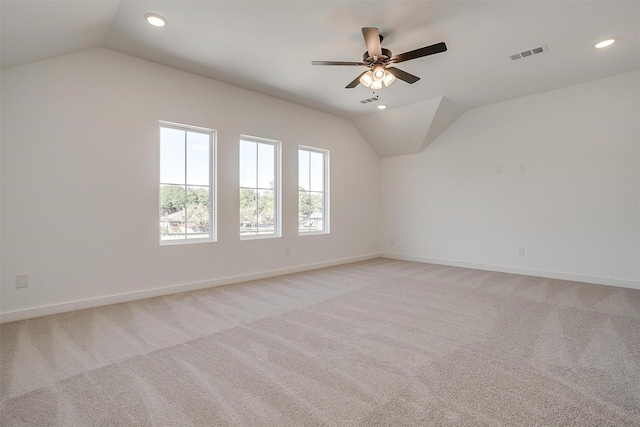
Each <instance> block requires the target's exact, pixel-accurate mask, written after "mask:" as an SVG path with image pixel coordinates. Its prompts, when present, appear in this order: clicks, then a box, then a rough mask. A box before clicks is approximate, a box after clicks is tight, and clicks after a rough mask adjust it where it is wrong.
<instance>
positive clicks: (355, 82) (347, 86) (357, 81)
mask: <svg viewBox="0 0 640 427" xmlns="http://www.w3.org/2000/svg"><path fill="white" fill-rule="evenodd" d="M367 71H369V70H367ZM367 71H365V72H364V73H362V74H360V75H359V76H358V77H356V78H355V80H354V81H352V82H351V83H349V84H348V85H346V86H345V87H344V88H345V89H353V88H354V87H356V86H358V85H359V84H360V77H362V76H364V75H365V74H366V72H367Z"/></svg>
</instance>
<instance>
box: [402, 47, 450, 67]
mask: <svg viewBox="0 0 640 427" xmlns="http://www.w3.org/2000/svg"><path fill="white" fill-rule="evenodd" d="M446 51H447V45H446V44H444V42H440V43H436V44H432V45H431V46H426V47H421V48H420V49H416V50H412V51H410V52H405V53H401V54H399V55H394V56H392V57H391V61H390V62H393V63H395V64H397V63H399V62H404V61H409V60H411V59H416V58H422V57H423V56H429V55H434V54H436V53H441V52H446Z"/></svg>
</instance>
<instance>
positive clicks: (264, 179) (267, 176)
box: [258, 144, 275, 188]
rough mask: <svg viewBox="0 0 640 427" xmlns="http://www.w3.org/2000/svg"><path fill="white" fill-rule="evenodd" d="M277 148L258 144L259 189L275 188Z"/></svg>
mask: <svg viewBox="0 0 640 427" xmlns="http://www.w3.org/2000/svg"><path fill="white" fill-rule="evenodd" d="M274 163H275V147H274V146H273V145H271V144H258V188H273V184H274V182H275V169H274Z"/></svg>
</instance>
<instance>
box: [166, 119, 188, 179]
mask: <svg viewBox="0 0 640 427" xmlns="http://www.w3.org/2000/svg"><path fill="white" fill-rule="evenodd" d="M184 139H185V131H183V130H178V129H171V128H164V127H161V128H160V182H161V183H165V184H184V183H185V182H184V177H185V175H184V168H185V163H184Z"/></svg>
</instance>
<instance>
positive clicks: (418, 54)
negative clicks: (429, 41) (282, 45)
mask: <svg viewBox="0 0 640 427" xmlns="http://www.w3.org/2000/svg"><path fill="white" fill-rule="evenodd" d="M362 35H363V36H364V41H365V43H366V44H367V51H366V52H365V53H364V55H362V62H345V61H312V62H311V65H348V66H354V65H355V66H364V67H368V68H369V70H368V71H365V72H363V73H362V74H360V75H359V76H358V77H356V78H355V79H354V80H353V81H352V82H351V83H349V84H348V85H347V86H346V89H353V88H354V87H356V86H358V84H361V85H363V86H365V87H368V88H371V89H382V88H383V85H384V86H389V85H391V84H392V83H393V82H395V81H396V79H400V80H402V81H404V82H406V83H409V84H413V83H415V82H417V81H418V80H420V77H418V76H414V75H413V74H409V73H407V72H406V71H402V70H400V69H398V68H395V67H390V65H392V64H397V63H400V62H404V61H409V60H411V59H417V58H422V57H425V56H429V55H434V54H436V53H441V52H445V51H446V50H447V45H446V44H444V43H443V42H440V43H436V44H434V45H431V46H425V47H423V48H420V49H415V50H412V51H410V52H405V53H401V54H400V55H393V54H392V53H391V51H390V50H389V49H384V48H383V47H382V46H381V45H380V43H381V42H382V40H383V39H384V37H383V36H381V35H380V33H379V32H378V29H377V28H374V27H364V28H362Z"/></svg>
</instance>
